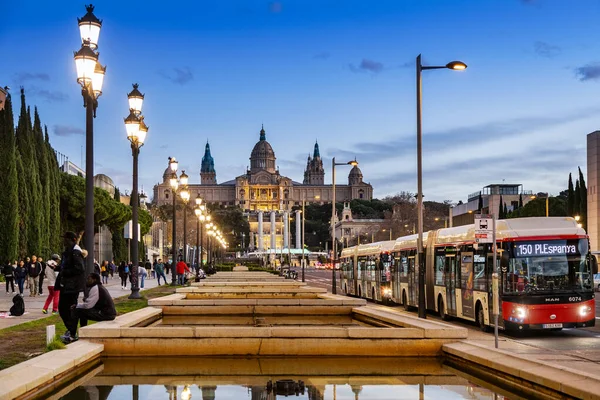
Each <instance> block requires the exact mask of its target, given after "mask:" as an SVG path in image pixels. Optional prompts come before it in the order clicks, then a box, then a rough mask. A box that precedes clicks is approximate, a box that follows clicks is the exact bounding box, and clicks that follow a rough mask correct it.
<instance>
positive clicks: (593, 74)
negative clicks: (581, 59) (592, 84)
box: [575, 63, 600, 82]
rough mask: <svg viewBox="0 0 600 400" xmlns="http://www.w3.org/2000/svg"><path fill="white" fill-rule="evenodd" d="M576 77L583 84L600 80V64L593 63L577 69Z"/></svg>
mask: <svg viewBox="0 0 600 400" xmlns="http://www.w3.org/2000/svg"><path fill="white" fill-rule="evenodd" d="M575 75H576V76H577V77H578V78H579V80H580V81H582V82H584V81H591V80H596V79H598V78H600V63H593V64H588V65H584V66H583V67H579V68H575Z"/></svg>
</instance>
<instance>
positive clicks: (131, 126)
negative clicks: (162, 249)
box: [125, 83, 148, 299]
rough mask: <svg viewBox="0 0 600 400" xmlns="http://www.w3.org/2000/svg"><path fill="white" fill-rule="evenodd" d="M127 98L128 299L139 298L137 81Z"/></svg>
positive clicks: (140, 120)
mask: <svg viewBox="0 0 600 400" xmlns="http://www.w3.org/2000/svg"><path fill="white" fill-rule="evenodd" d="M127 98H128V100H129V116H127V118H125V129H126V130H127V139H128V140H129V141H130V142H131V155H132V156H133V188H132V190H131V225H132V235H131V236H132V243H131V244H130V245H131V259H132V261H133V266H132V268H131V294H130V295H129V298H130V299H140V298H141V297H142V296H140V286H139V281H138V272H139V232H138V221H139V218H138V211H139V204H138V203H139V202H138V156H139V154H140V148H141V147H142V146H143V145H144V141H145V140H146V135H147V133H148V126H146V124H145V123H144V117H142V116H141V114H142V104H143V101H144V95H143V94H141V93H140V92H139V90H138V85H137V83H136V84H134V85H133V90H132V91H131V93H129V94H128V95H127Z"/></svg>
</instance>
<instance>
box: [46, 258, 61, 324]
mask: <svg viewBox="0 0 600 400" xmlns="http://www.w3.org/2000/svg"><path fill="white" fill-rule="evenodd" d="M59 269H60V256H59V255H58V254H52V256H51V257H50V260H49V261H48V262H47V263H46V282H47V284H48V297H47V298H46V302H45V303H44V308H43V309H42V312H43V313H44V314H48V307H49V306H50V303H52V314H56V313H58V296H59V294H60V292H59V291H58V290H54V285H55V284H56V275H57V274H58V272H59Z"/></svg>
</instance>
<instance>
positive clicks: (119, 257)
mask: <svg viewBox="0 0 600 400" xmlns="http://www.w3.org/2000/svg"><path fill="white" fill-rule="evenodd" d="M114 199H115V200H116V201H119V202H120V201H121V193H120V192H119V188H115V196H114ZM112 249H113V258H114V259H115V262H117V263H118V262H120V261H125V260H127V248H126V246H125V238H124V237H123V227H121V229H115V230H113V232H112Z"/></svg>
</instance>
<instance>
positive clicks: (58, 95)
mask: <svg viewBox="0 0 600 400" xmlns="http://www.w3.org/2000/svg"><path fill="white" fill-rule="evenodd" d="M27 93H28V94H30V95H31V96H34V97H39V98H42V99H44V100H46V101H48V102H51V103H52V102H63V101H67V100H68V99H69V95H68V94H66V93H64V92H60V91H58V90H56V91H51V90H48V89H40V88H38V87H35V86H32V87H29V89H28V91H27Z"/></svg>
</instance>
